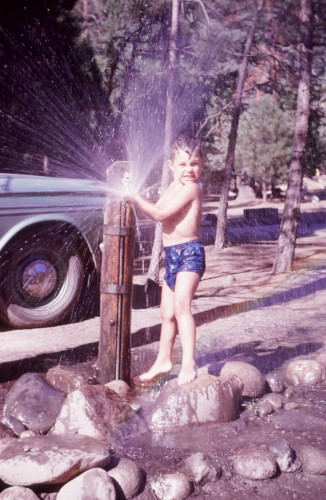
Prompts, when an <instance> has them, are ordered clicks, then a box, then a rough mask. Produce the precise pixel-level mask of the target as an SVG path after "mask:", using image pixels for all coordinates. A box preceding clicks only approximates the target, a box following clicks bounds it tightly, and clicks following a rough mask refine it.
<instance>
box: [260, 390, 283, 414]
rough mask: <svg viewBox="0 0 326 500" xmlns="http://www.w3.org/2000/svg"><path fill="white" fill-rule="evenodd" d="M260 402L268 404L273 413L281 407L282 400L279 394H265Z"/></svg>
mask: <svg viewBox="0 0 326 500" xmlns="http://www.w3.org/2000/svg"><path fill="white" fill-rule="evenodd" d="M262 401H263V402H266V403H269V404H270V405H271V406H272V407H273V410H274V411H278V410H280V409H281V408H282V407H283V398H282V396H280V395H279V394H266V395H265V396H264V397H263V399H262Z"/></svg>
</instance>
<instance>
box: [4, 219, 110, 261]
mask: <svg viewBox="0 0 326 500" xmlns="http://www.w3.org/2000/svg"><path fill="white" fill-rule="evenodd" d="M46 222H64V223H65V224H69V226H71V227H72V229H77V231H78V232H79V233H80V234H81V236H82V238H83V239H84V241H85V243H86V245H87V247H88V249H89V251H90V253H91V256H92V259H93V263H94V265H95V268H96V269H97V270H98V269H99V268H100V259H101V251H100V248H99V244H100V242H101V241H102V238H101V237H100V236H99V238H98V245H96V246H93V245H92V244H91V239H90V231H89V230H85V227H83V224H82V222H83V221H82V220H80V221H79V220H76V219H74V218H73V217H69V216H68V215H67V214H65V215H63V214H59V213H56V214H41V215H39V214H38V215H32V216H28V217H24V219H21V220H19V221H18V222H17V223H16V224H14V225H12V226H11V227H10V229H9V230H8V231H6V233H5V234H4V235H3V236H2V237H1V238H0V252H2V250H3V249H4V248H5V247H6V246H7V245H8V244H9V243H10V241H12V240H13V239H14V238H16V237H17V236H18V235H19V234H21V233H22V232H23V231H24V230H26V229H28V228H31V227H32V226H37V225H40V224H44V223H46Z"/></svg>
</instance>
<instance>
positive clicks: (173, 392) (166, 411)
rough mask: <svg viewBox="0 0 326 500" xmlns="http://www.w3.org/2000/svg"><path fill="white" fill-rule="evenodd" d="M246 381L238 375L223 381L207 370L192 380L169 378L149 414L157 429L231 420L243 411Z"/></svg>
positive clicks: (148, 416) (149, 418)
mask: <svg viewBox="0 0 326 500" xmlns="http://www.w3.org/2000/svg"><path fill="white" fill-rule="evenodd" d="M242 387H243V384H242V382H241V381H240V380H239V379H238V378H237V377H232V378H231V379H229V380H226V381H222V380H220V379H219V378H217V377H215V376H213V375H208V374H203V375H200V376H199V377H197V378H196V379H195V380H194V381H193V382H191V383H190V384H184V385H178V383H177V380H176V379H174V380H171V381H169V382H167V383H166V384H165V385H164V386H163V388H162V391H161V393H160V395H159V396H158V398H157V399H156V401H155V403H154V406H153V408H152V410H151V411H150V413H149V414H148V415H147V416H146V420H147V422H148V425H149V427H150V428H151V429H153V430H164V431H166V430H173V429H175V428H177V427H181V426H186V425H192V424H204V423H208V422H230V421H232V420H235V419H236V418H237V417H238V415H239V409H240V403H241V394H242Z"/></svg>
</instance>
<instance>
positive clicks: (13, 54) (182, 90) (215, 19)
mask: <svg viewBox="0 0 326 500" xmlns="http://www.w3.org/2000/svg"><path fill="white" fill-rule="evenodd" d="M258 3H261V4H263V6H262V8H260V9H259V13H258V14H259V15H257V2H255V1H253V0H250V1H249V0H242V1H235V0H187V1H179V2H177V4H178V17H177V29H176V35H175V39H172V38H171V33H172V28H173V26H172V22H173V21H172V19H173V16H172V9H173V4H174V5H175V4H176V2H175V0H174V1H172V2H171V1H167V0H162V1H160V0H157V1H155V2H149V1H141V0H123V1H122V0H121V1H118V2H113V1H112V0H33V1H26V0H24V1H21V0H11V1H9V0H3V1H2V2H1V7H0V22H1V28H0V44H1V45H0V51H1V52H0V53H1V68H0V117H1V121H0V170H1V171H3V172H6V171H10V172H16V173H29V174H31V173H38V174H40V173H41V174H42V173H44V174H46V175H54V176H68V177H86V178H98V179H102V180H104V179H105V171H106V169H107V168H108V166H109V165H111V164H112V163H113V162H114V161H116V160H132V161H133V162H135V164H136V165H137V169H136V170H137V175H138V177H139V183H140V184H142V187H143V188H144V187H145V186H146V187H147V189H151V188H152V187H153V189H154V191H155V190H156V191H157V189H158V187H159V185H160V178H161V174H162V169H163V163H164V151H163V149H164V137H165V135H166V114H167V107H166V104H167V93H168V92H169V85H171V40H172V42H173V43H174V49H175V51H174V54H173V56H175V61H174V64H173V68H172V69H173V75H172V77H173V81H172V88H173V112H172V129H171V134H172V135H175V134H177V133H180V132H183V131H184V130H187V131H188V132H190V133H192V134H194V135H197V136H198V137H200V138H201V140H202V141H203V144H204V148H205V153H206V156H207V168H206V169H205V174H204V184H205V188H206V189H207V190H209V191H210V192H219V188H220V186H221V184H222V183H223V179H224V178H225V170H224V169H225V159H226V155H227V149H228V144H229V138H230V127H231V123H232V117H233V112H234V95H235V90H236V86H237V78H238V75H239V67H240V65H241V62H242V60H243V53H244V47H245V44H246V40H247V35H248V31H249V30H250V27H251V26H252V23H253V19H254V17H255V15H256V16H257V18H256V21H255V29H254V33H253V41H252V44H251V46H250V51H249V54H248V64H247V68H246V73H245V79H244V84H243V89H242V92H241V106H240V121H239V127H238V134H237V138H236V149H235V157H234V162H233V165H232V179H230V187H231V189H235V188H236V185H235V179H236V177H237V176H238V177H239V176H247V177H249V178H250V179H252V180H253V181H254V183H255V185H256V186H258V188H259V189H261V191H262V192H263V194H264V193H265V194H266V192H267V190H272V191H273V189H275V188H276V187H277V185H279V184H280V183H283V182H286V180H287V178H288V174H289V167H290V162H291V154H292V153H293V147H292V141H293V131H294V126H295V111H296V105H297V96H298V82H299V79H300V47H301V46H302V33H301V32H300V28H301V21H302V19H301V20H300V9H301V11H302V3H305V2H302V1H301V2H300V0H266V1H265V2H263V3H262V2H258ZM308 3H309V4H310V6H311V7H312V12H313V14H312V18H311V24H312V26H311V34H312V36H311V46H310V49H309V51H310V52H311V56H312V58H311V59H312V65H311V87H310V102H309V127H308V136H307V141H306V143H305V157H304V165H303V170H304V173H305V174H306V175H310V176H313V175H316V173H317V174H318V173H326V163H325V162H326V154H325V153H326V141H325V132H326V116H325V110H326V76H325V62H324V61H325V60H326V49H325V47H326V30H325V26H326V17H325V15H326V14H325V12H326V9H325V4H324V2H323V0H312V1H309V2H308ZM170 89H171V87H170Z"/></svg>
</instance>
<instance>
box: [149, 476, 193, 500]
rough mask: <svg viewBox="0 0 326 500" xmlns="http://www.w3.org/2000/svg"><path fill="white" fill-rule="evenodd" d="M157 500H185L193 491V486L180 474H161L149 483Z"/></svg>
mask: <svg viewBox="0 0 326 500" xmlns="http://www.w3.org/2000/svg"><path fill="white" fill-rule="evenodd" d="M150 487H151V489H152V490H153V491H154V493H155V496H156V497H157V498H158V499H159V500H185V499H186V498H188V497H189V496H190V495H191V494H192V492H193V491H194V487H193V484H192V483H191V482H190V481H189V479H188V478H187V476H185V475H184V474H183V473H182V472H174V473H172V474H162V475H160V476H158V477H157V478H155V479H154V480H153V481H151V483H150Z"/></svg>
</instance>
